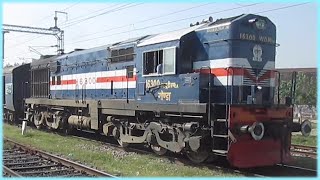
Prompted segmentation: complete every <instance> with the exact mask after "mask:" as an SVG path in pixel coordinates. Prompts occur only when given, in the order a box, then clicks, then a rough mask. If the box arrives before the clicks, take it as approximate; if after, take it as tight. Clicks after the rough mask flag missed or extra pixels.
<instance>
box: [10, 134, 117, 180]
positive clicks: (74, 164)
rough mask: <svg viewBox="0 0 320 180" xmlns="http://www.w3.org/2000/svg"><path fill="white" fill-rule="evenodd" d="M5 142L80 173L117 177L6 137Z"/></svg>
mask: <svg viewBox="0 0 320 180" xmlns="http://www.w3.org/2000/svg"><path fill="white" fill-rule="evenodd" d="M4 141H7V142H10V143H13V144H15V145H16V146H18V147H20V148H22V149H23V150H25V151H29V152H30V151H32V152H34V153H37V154H39V155H41V156H42V157H44V158H47V159H50V160H52V161H54V162H57V163H61V164H62V165H65V166H69V167H70V166H71V167H73V168H74V169H76V170H78V171H84V172H86V173H87V174H89V175H92V176H98V177H115V176H113V175H111V174H109V173H106V172H103V171H99V170H97V169H93V168H90V167H87V166H84V165H82V164H79V163H77V162H73V161H70V160H68V159H65V158H62V157H59V156H56V155H53V154H49V153H47V152H44V151H41V150H37V149H34V148H32V147H27V146H25V145H23V144H20V143H18V142H15V141H13V140H11V139H9V138H6V137H4Z"/></svg>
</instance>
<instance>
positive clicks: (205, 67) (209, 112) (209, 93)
mask: <svg viewBox="0 0 320 180" xmlns="http://www.w3.org/2000/svg"><path fill="white" fill-rule="evenodd" d="M202 69H209V73H208V74H209V75H208V81H209V82H208V86H209V87H208V91H209V92H208V96H209V99H208V104H209V105H208V125H209V126H210V127H211V68H210V67H209V66H202V67H201V68H200V73H201V70H202Z"/></svg>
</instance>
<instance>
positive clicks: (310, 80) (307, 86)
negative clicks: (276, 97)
mask: <svg viewBox="0 0 320 180" xmlns="http://www.w3.org/2000/svg"><path fill="white" fill-rule="evenodd" d="M291 86H292V85H291V80H284V81H282V82H281V84H280V98H281V99H284V98H285V97H288V96H289V97H290V96H291ZM294 103H295V104H297V105H309V106H316V104H317V82H316V79H315V77H314V76H312V75H306V74H305V73H301V72H299V73H298V74H297V76H296V91H295V99H294Z"/></svg>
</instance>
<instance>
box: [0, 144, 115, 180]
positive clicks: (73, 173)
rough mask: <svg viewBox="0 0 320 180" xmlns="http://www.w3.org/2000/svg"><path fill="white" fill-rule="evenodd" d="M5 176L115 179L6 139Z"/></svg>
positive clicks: (4, 152)
mask: <svg viewBox="0 0 320 180" xmlns="http://www.w3.org/2000/svg"><path fill="white" fill-rule="evenodd" d="M4 142H5V143H9V144H11V145H12V146H11V148H6V149H4V150H3V175H4V176H11V177H114V176H113V175H111V174H108V173H105V172H102V171H99V170H96V169H93V168H90V167H87V166H84V165H82V164H79V163H76V162H73V161H70V160H67V159H64V158H61V157H58V156H55V155H52V154H49V153H46V152H44V151H40V150H36V149H34V148H31V147H27V146H25V145H22V144H20V143H17V142H14V141H12V140H10V139H8V138H4Z"/></svg>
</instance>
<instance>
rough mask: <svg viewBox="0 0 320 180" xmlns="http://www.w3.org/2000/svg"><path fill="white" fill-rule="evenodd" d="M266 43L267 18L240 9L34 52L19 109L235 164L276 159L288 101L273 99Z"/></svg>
mask: <svg viewBox="0 0 320 180" xmlns="http://www.w3.org/2000/svg"><path fill="white" fill-rule="evenodd" d="M275 48H276V28H275V25H274V24H273V23H272V22H271V21H270V20H269V19H268V18H266V17H262V16H257V15H252V14H248V15H240V16H236V17H231V18H226V19H218V20H216V21H215V22H212V21H203V23H198V25H194V26H191V27H189V28H185V29H181V30H177V31H172V32H168V33H162V34H157V35H149V36H143V37H138V38H133V39H129V40H127V41H122V42H118V43H115V44H110V45H106V46H102V47H97V48H93V49H88V50H76V51H74V52H71V53H68V54H64V55H61V56H52V57H47V58H43V59H39V60H37V61H34V62H32V63H31V82H30V90H31V97H30V98H27V99H26V105H27V107H28V108H27V109H26V111H25V114H26V118H27V119H28V120H29V121H30V122H32V123H33V124H34V125H35V126H37V127H42V126H49V127H50V128H51V129H63V130H65V131H66V132H67V131H69V130H70V129H72V128H76V129H89V130H92V131H96V132H99V133H103V134H105V135H107V136H113V137H114V138H116V139H117V140H118V142H119V143H120V144H121V145H123V146H125V145H127V144H130V143H147V144H149V145H150V147H151V148H152V149H153V150H154V151H155V152H156V153H157V154H164V153H165V152H166V151H168V150H169V151H173V152H184V153H186V154H187V156H188V157H189V158H190V159H191V160H192V161H195V162H202V161H205V160H206V159H207V158H208V156H209V155H222V156H227V159H228V161H229V162H230V163H231V164H232V165H234V166H237V167H254V166H264V165H272V164H276V163H279V162H285V161H287V160H288V159H290V151H289V150H290V137H291V131H293V129H292V128H291V126H289V124H292V107H288V106H281V105H279V104H276V105H275V104H274V102H273V100H274V90H275V71H274V66H275V63H274V62H275ZM282 125H283V126H282ZM277 128H278V129H280V130H281V131H283V133H284V134H286V138H283V137H281V136H279V133H277V132H274V131H273V129H277ZM281 128H282V129H281ZM255 149H259V151H255ZM239 153H240V154H239Z"/></svg>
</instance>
